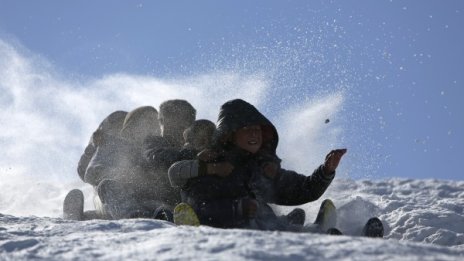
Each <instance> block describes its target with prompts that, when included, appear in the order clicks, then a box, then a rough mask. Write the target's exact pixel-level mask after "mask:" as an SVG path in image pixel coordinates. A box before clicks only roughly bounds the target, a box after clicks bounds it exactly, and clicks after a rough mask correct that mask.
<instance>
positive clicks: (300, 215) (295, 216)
mask: <svg viewBox="0 0 464 261" xmlns="http://www.w3.org/2000/svg"><path fill="white" fill-rule="evenodd" d="M286 218H287V222H288V223H289V224H292V225H299V226H302V225H304V222H305V220H306V213H305V211H304V210H303V209H301V208H295V209H294V210H292V211H291V212H290V213H288V214H287V216H286Z"/></svg>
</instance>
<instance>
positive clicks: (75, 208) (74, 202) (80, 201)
mask: <svg viewBox="0 0 464 261" xmlns="http://www.w3.org/2000/svg"><path fill="white" fill-rule="evenodd" d="M63 218H64V219H69V220H83V219H84V194H83V193H82V191H80V190H79V189H73V190H71V191H69V192H68V194H67V195H66V197H65V198H64V202H63Z"/></svg>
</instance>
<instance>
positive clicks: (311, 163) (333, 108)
mask: <svg viewBox="0 0 464 261" xmlns="http://www.w3.org/2000/svg"><path fill="white" fill-rule="evenodd" d="M343 101H344V98H343V95H342V93H341V92H339V93H335V94H332V95H328V96H324V97H319V98H316V99H313V100H310V101H308V102H307V103H305V104H296V105H294V106H291V107H290V108H289V109H288V110H287V111H285V112H283V113H282V115H280V116H279V117H278V119H277V120H276V121H275V122H276V126H277V128H278V129H279V131H280V137H279V138H280V140H279V147H278V149H279V150H278V155H279V156H280V157H281V158H282V164H283V166H284V167H288V168H290V169H294V170H296V171H298V172H302V173H306V174H307V175H310V174H311V173H312V171H313V170H314V169H315V168H316V167H318V166H319V165H320V164H322V163H323V162H324V157H325V155H326V154H327V153H329V152H330V150H332V149H335V148H342V147H343V144H340V143H339V137H340V134H341V132H342V128H341V126H337V125H334V124H333V123H332V124H325V123H326V120H329V121H330V120H332V121H334V120H335V119H336V117H337V113H338V112H339V111H340V108H341V106H342V104H343ZM335 122H336V121H335ZM316 141H317V142H316ZM341 172H343V171H341Z"/></svg>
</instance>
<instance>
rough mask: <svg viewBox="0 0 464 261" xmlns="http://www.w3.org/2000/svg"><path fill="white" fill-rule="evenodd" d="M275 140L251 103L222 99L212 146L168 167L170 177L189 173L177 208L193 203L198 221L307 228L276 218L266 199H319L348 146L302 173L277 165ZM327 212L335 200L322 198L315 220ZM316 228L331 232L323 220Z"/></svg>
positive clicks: (293, 203)
mask: <svg viewBox="0 0 464 261" xmlns="http://www.w3.org/2000/svg"><path fill="white" fill-rule="evenodd" d="M277 144H278V134H277V130H276V128H275V127H274V125H273V124H272V123H271V122H270V121H269V120H268V119H267V118H266V117H265V116H264V115H262V114H261V113H260V112H259V111H258V110H257V109H256V108H255V107H254V106H253V105H251V104H249V103H247V102H245V101H243V100H240V99H237V100H232V101H229V102H226V103H225V104H224V105H223V106H222V107H221V111H220V113H219V118H218V126H217V130H216V133H215V137H214V141H213V146H212V148H211V149H209V150H205V151H203V152H202V153H200V154H199V159H198V160H187V161H180V162H177V163H175V164H173V165H172V166H171V168H170V169H169V176H170V179H171V181H172V180H176V177H179V176H181V177H190V178H189V179H188V181H187V182H186V183H185V184H181V190H182V192H181V193H182V198H183V202H184V203H186V204H181V205H180V206H178V207H176V209H177V210H179V209H180V210H183V211H187V212H189V211H190V210H189V207H190V206H191V208H192V211H191V212H193V213H195V214H196V216H197V217H198V221H199V223H200V224H203V225H208V226H213V227H220V228H253V229H260V230H284V231H304V230H307V229H305V227H303V226H301V225H295V224H294V223H292V222H291V219H290V220H289V219H283V218H279V217H277V215H276V214H275V213H274V211H273V210H272V208H271V207H270V206H269V205H268V203H274V204H277V205H286V206H297V205H302V204H305V203H308V202H311V201H315V200H317V199H319V198H320V197H321V196H322V194H323V193H324V192H325V190H326V189H327V188H328V186H329V185H330V183H331V182H332V180H333V178H334V176H335V170H336V168H337V167H338V164H339V162H340V160H341V158H342V156H343V155H344V154H345V153H346V149H339V150H333V151H331V152H330V153H329V154H328V155H327V157H326V160H325V163H324V164H322V165H321V166H319V167H318V168H317V169H316V170H315V171H314V172H313V174H312V175H310V176H305V175H302V174H298V173H296V172H294V171H290V170H285V169H283V168H281V167H280V159H279V158H278V157H277V155H276V148H277ZM173 185H174V186H176V185H179V184H173ZM330 210H335V208H334V207H333V203H332V202H331V201H330V200H325V201H324V202H323V204H322V208H321V213H320V215H318V218H317V220H316V221H319V222H322V223H324V222H325V221H327V219H331V217H329V216H332V217H333V215H334V211H332V213H331V214H330V215H329V213H327V212H330ZM176 212H177V213H176ZM296 213H298V214H297V215H296V218H297V219H300V220H301V219H302V220H303V222H304V220H305V218H304V214H305V213H304V211H302V210H301V209H297V211H296ZM176 215H178V216H179V219H182V218H183V217H182V211H176V210H175V213H174V219H175V220H176ZM301 216H303V218H301ZM323 221H324V222H323ZM332 221H333V220H332ZM178 223H182V221H181V222H178ZM325 223H327V222H325ZM329 223H330V222H329ZM332 223H333V222H332ZM318 228H319V229H320V231H319V232H324V233H325V232H326V230H328V229H331V230H330V231H329V232H330V233H333V231H334V230H333V229H332V228H331V227H327V226H326V224H321V226H319V227H318ZM322 230H324V231H322Z"/></svg>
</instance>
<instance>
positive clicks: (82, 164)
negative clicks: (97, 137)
mask: <svg viewBox="0 0 464 261" xmlns="http://www.w3.org/2000/svg"><path fill="white" fill-rule="evenodd" d="M95 151H97V147H96V146H95V145H94V144H93V142H92V140H91V141H90V142H89V144H88V145H87V147H86V148H85V150H84V154H82V156H81V158H80V159H79V163H78V164H77V173H78V174H79V177H80V178H81V180H82V181H84V182H85V180H84V177H85V171H86V170H87V167H88V166H89V162H90V160H91V159H92V157H93V155H94V154H95Z"/></svg>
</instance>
